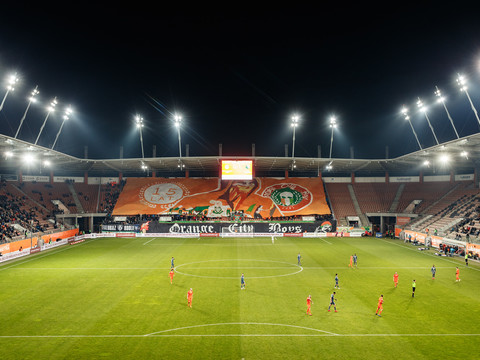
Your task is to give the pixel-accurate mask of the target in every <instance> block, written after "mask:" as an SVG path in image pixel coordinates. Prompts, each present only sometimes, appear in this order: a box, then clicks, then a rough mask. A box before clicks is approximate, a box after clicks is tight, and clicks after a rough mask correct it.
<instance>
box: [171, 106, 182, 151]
mask: <svg viewBox="0 0 480 360" xmlns="http://www.w3.org/2000/svg"><path fill="white" fill-rule="evenodd" d="M173 120H174V121H175V127H176V128H177V133H178V154H179V156H180V159H181V158H182V138H181V137H180V128H181V126H182V116H181V115H179V114H175V115H173Z"/></svg>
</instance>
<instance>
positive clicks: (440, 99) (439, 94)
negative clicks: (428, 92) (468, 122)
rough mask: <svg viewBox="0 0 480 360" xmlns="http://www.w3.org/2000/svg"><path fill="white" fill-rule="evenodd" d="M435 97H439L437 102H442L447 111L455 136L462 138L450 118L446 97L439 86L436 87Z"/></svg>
mask: <svg viewBox="0 0 480 360" xmlns="http://www.w3.org/2000/svg"><path fill="white" fill-rule="evenodd" d="M435 89H436V90H435V95H436V96H437V97H438V99H437V102H441V103H442V104H443V108H444V109H445V112H446V113H447V116H448V119H449V120H450V123H451V124H452V127H453V130H454V131H455V135H457V139H459V138H460V137H459V136H458V132H457V129H456V128H455V125H454V124H453V119H452V117H451V116H450V112H449V111H448V109H447V105H445V97H444V96H443V95H442V93H441V91H440V89H439V88H438V86H435Z"/></svg>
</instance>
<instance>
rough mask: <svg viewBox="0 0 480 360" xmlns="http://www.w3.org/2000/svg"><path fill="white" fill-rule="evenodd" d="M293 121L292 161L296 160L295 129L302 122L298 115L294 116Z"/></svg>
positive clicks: (291, 124)
mask: <svg viewBox="0 0 480 360" xmlns="http://www.w3.org/2000/svg"><path fill="white" fill-rule="evenodd" d="M290 119H291V123H290V126H291V127H292V128H293V138H292V159H295V129H296V128H297V126H298V122H299V121H300V116H298V115H297V114H293V115H292V117H291V118H290Z"/></svg>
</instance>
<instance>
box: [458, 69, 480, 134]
mask: <svg viewBox="0 0 480 360" xmlns="http://www.w3.org/2000/svg"><path fill="white" fill-rule="evenodd" d="M457 84H458V85H459V86H460V91H464V92H465V95H467V98H468V101H469V102H470V106H471V107H472V110H473V112H474V113H475V117H476V118H477V121H478V124H479V125H480V119H479V118H478V112H477V109H475V106H473V102H472V99H471V98H470V95H469V94H468V91H467V79H466V77H465V76H464V75H460V74H458V77H457Z"/></svg>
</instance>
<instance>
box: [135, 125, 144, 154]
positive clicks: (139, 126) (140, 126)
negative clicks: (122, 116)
mask: <svg viewBox="0 0 480 360" xmlns="http://www.w3.org/2000/svg"><path fill="white" fill-rule="evenodd" d="M135 123H136V125H137V128H138V129H139V130H140V146H141V148H142V159H145V153H144V151H143V136H142V128H143V118H142V117H141V116H140V115H136V116H135Z"/></svg>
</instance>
